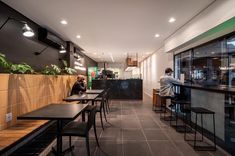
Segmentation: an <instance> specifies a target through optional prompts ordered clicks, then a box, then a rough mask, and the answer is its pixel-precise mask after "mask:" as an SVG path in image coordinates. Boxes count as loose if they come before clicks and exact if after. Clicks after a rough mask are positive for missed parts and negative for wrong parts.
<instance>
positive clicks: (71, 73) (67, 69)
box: [62, 60, 77, 75]
mask: <svg viewBox="0 0 235 156" xmlns="http://www.w3.org/2000/svg"><path fill="white" fill-rule="evenodd" d="M62 63H63V65H64V68H63V69H62V73H64V74H69V75H73V74H76V73H77V71H76V70H75V69H73V68H70V67H68V63H67V62H66V61H65V60H62Z"/></svg>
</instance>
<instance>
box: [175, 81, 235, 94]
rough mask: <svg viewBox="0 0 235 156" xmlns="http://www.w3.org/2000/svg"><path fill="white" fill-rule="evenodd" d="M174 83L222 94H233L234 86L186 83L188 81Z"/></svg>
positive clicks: (234, 91)
mask: <svg viewBox="0 0 235 156" xmlns="http://www.w3.org/2000/svg"><path fill="white" fill-rule="evenodd" d="M175 85H176V86H182V87H185V88H191V89H197V90H204V91H211V92H217V93H224V94H235V87H229V86H227V85H217V86H215V85H198V84H188V83H184V84H175Z"/></svg>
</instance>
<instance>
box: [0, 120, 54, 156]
mask: <svg viewBox="0 0 235 156" xmlns="http://www.w3.org/2000/svg"><path fill="white" fill-rule="evenodd" d="M50 123H51V121H46V120H33V121H30V120H24V121H20V122H19V123H18V124H16V125H14V126H12V127H9V128H7V129H4V130H1V131H0V155H2V154H6V153H11V152H13V151H14V150H16V149H17V148H19V147H21V144H22V145H23V144H24V143H26V142H27V141H29V138H30V137H31V138H33V135H35V133H36V132H39V131H40V130H41V129H43V128H44V127H47V125H48V126H49V125H51V124H50ZM27 138H28V139H27ZM6 155H8V154H6Z"/></svg>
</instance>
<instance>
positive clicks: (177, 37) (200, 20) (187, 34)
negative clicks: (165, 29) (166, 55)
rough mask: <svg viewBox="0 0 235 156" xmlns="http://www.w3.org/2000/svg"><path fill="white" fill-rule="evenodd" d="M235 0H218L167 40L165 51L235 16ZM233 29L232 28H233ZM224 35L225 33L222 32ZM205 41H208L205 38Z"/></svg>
mask: <svg viewBox="0 0 235 156" xmlns="http://www.w3.org/2000/svg"><path fill="white" fill-rule="evenodd" d="M234 6H235V0H217V1H215V2H214V3H213V4H212V5H211V6H209V7H208V8H207V9H205V10H204V11H203V12H201V13H200V14H199V15H198V16H196V17H195V18H194V19H192V20H191V21H190V22H189V23H187V24H186V25H184V26H183V27H182V28H181V29H179V30H178V31H177V32H176V33H175V34H174V35H172V36H171V37H170V38H168V39H167V40H166V41H165V45H164V46H165V49H164V51H165V52H169V51H172V50H174V49H175V48H177V47H179V46H180V45H183V44H185V43H187V42H189V41H191V40H193V39H195V38H196V37H197V36H199V35H201V34H203V33H205V32H206V31H208V30H210V29H212V28H214V27H215V26H217V25H219V24H221V23H223V22H225V21H227V20H229V19H231V18H233V17H234V16H235V9H234ZM231 31H232V30H231ZM221 35H223V34H221ZM204 42H206V41H205V40H204Z"/></svg>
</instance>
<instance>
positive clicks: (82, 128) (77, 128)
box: [62, 106, 99, 156]
mask: <svg viewBox="0 0 235 156" xmlns="http://www.w3.org/2000/svg"><path fill="white" fill-rule="evenodd" d="M90 108H91V110H90V112H89V114H88V121H87V122H79V121H72V122H70V123H68V124H67V125H66V126H65V127H64V129H63V131H62V136H69V149H70V150H72V149H73V148H74V146H72V143H71V142H72V141H71V136H79V137H85V138H86V148H87V155H88V156H90V146H89V131H90V129H91V128H92V127H93V128H94V133H95V139H96V143H97V146H98V147H99V141H98V137H97V133H96V126H95V124H96V123H95V114H96V106H90ZM66 151H67V150H66Z"/></svg>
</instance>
